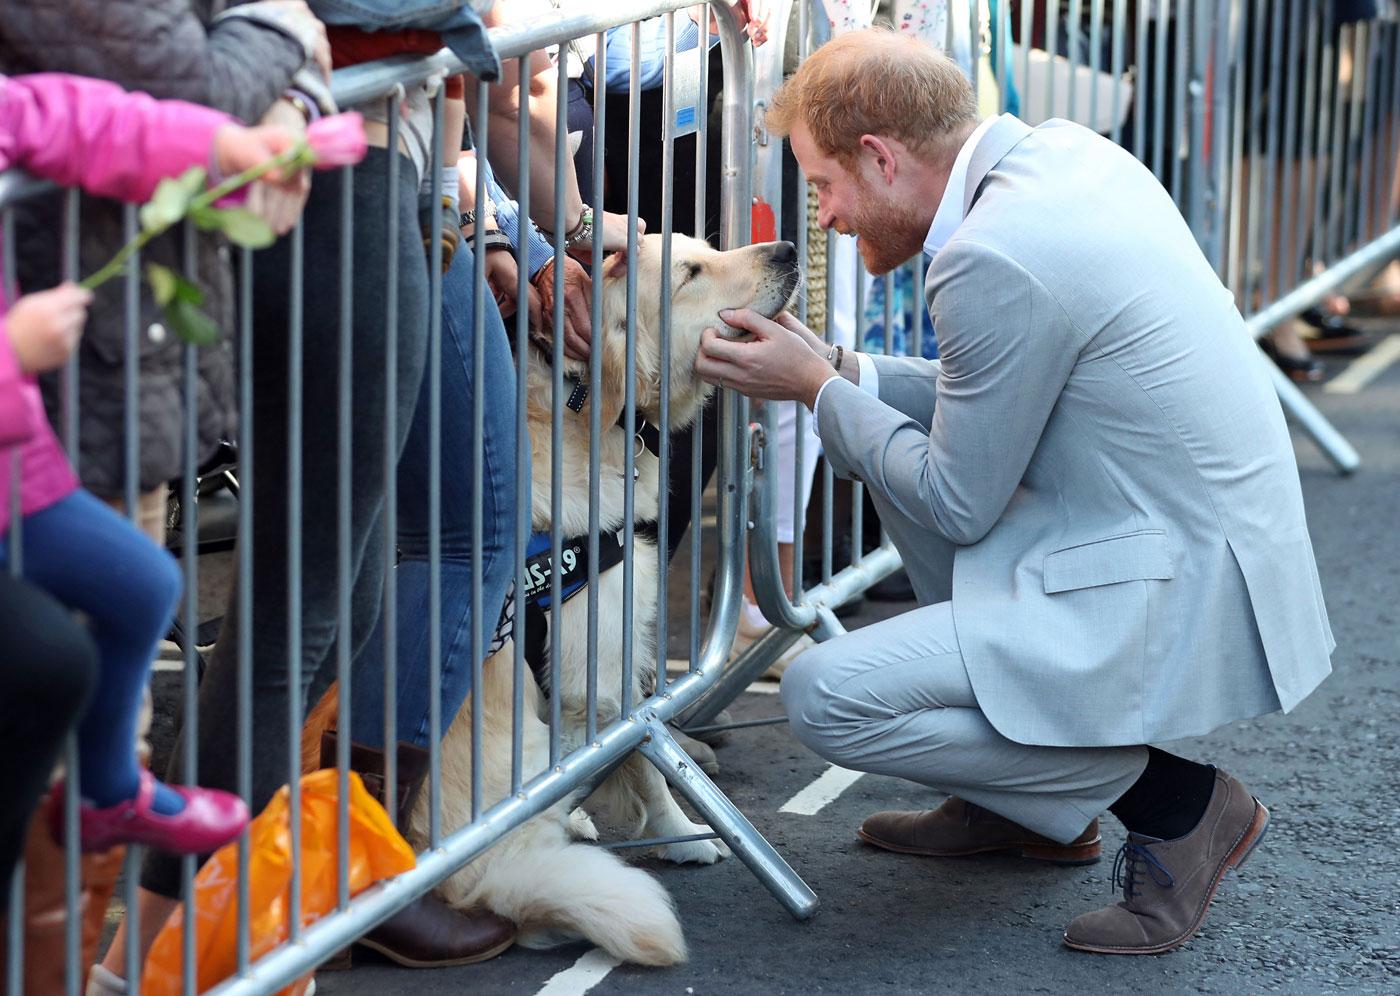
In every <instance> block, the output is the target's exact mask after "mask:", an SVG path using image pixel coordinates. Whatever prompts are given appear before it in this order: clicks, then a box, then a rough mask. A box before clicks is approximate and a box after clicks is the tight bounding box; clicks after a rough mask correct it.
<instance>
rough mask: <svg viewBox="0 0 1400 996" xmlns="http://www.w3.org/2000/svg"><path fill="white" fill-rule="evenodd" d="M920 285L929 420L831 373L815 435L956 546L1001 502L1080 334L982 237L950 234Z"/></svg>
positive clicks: (980, 532) (835, 463)
mask: <svg viewBox="0 0 1400 996" xmlns="http://www.w3.org/2000/svg"><path fill="white" fill-rule="evenodd" d="M929 294H930V300H931V301H936V302H937V304H938V310H937V315H936V319H937V326H938V333H939V335H938V343H939V349H940V351H941V353H942V356H941V370H940V371H939V373H938V378H937V400H938V403H937V405H936V406H935V407H934V409H933V418H932V426H931V427H930V428H929V429H927V430H926V429H925V428H924V427H923V426H922V425H920V424H919V423H918V422H917V421H915V420H913V419H911V418H909V417H908V416H907V415H905V414H904V413H902V412H899V411H897V410H895V409H894V408H891V407H890V406H889V405H887V404H885V403H883V400H882V401H881V402H878V403H872V402H871V401H870V399H869V398H867V397H864V396H863V395H862V393H861V392H860V391H859V390H858V389H857V388H855V387H854V386H853V385H849V384H845V383H843V382H841V381H834V382H833V383H832V385H831V387H830V388H829V389H828V390H826V391H825V392H823V396H822V403H821V413H820V416H819V418H820V424H819V425H818V433H819V434H820V436H821V439H822V446H823V449H824V450H825V452H826V455H827V457H828V459H830V460H831V463H832V467H833V469H835V470H836V471H837V472H838V473H840V474H842V475H844V476H855V477H859V478H861V479H862V480H864V481H865V482H866V483H867V484H868V485H869V486H870V487H872V488H876V489H878V490H879V491H880V492H881V493H882V494H884V495H886V496H887V497H888V498H889V499H890V500H891V501H892V502H894V503H895V505H896V506H897V507H898V508H899V509H900V511H901V512H902V513H903V514H905V515H907V516H908V517H909V518H910V519H911V520H913V521H915V522H917V523H920V524H921V525H924V526H926V527H927V528H929V529H931V530H933V531H934V532H936V533H937V534H938V535H940V536H943V537H945V538H946V539H949V540H951V541H952V542H954V543H958V544H963V545H966V544H971V543H975V542H977V541H978V540H979V539H981V538H982V537H983V536H985V535H986V534H987V532H988V530H990V529H991V528H992V526H993V525H994V524H995V523H996V521H997V519H999V518H1000V517H1001V515H1002V513H1003V512H1004V511H1005V509H1006V505H1007V503H1008V502H1009V501H1010V500H1011V496H1012V494H1013V493H1014V492H1015V490H1016V487H1017V486H1018V485H1019V484H1020V481H1021V479H1022V478H1023V477H1024V476H1025V472H1026V467H1027V466H1028V465H1029V463H1030V459H1031V455H1032V454H1033V453H1034V452H1035V447H1036V446H1037V444H1038V443H1039V441H1040V436H1041V433H1042V432H1043V431H1044V428H1045V423H1046V421H1047V420H1048V419H1049V417H1050V412H1051V411H1052V409H1053V408H1054V406H1055V402H1056V400H1057V399H1058V398H1059V396H1060V392H1061V391H1062V390H1063V389H1064V386H1065V384H1066V382H1067V381H1068V379H1069V376H1070V373H1071V371H1072V370H1073V369H1074V366H1075V363H1076V362H1077V361H1078V359H1079V354H1080V351H1081V350H1082V349H1083V348H1084V346H1085V342H1086V337H1085V336H1084V335H1083V333H1081V332H1080V331H1079V329H1078V328H1077V327H1076V326H1075V325H1074V324H1073V323H1072V322H1071V321H1070V319H1069V317H1068V316H1067V315H1066V314H1065V312H1064V310H1063V309H1062V308H1061V307H1060V305H1059V303H1058V302H1057V301H1056V299H1055V297H1054V296H1053V295H1052V294H1051V293H1050V292H1049V291H1048V290H1047V289H1046V288H1045V287H1044V286H1043V285H1042V284H1041V283H1040V282H1039V281H1038V280H1037V279H1036V278H1035V277H1034V276H1032V275H1031V274H1030V273H1028V272H1027V271H1026V270H1025V269H1024V268H1023V267H1022V266H1021V265H1020V264H1019V263H1017V262H1016V261H1015V260H1012V259H1010V258H1009V257H1007V256H1006V255H1004V254H1002V253H1000V252H998V251H997V250H995V249H992V248H989V247H986V246H982V245H978V244H975V243H958V242H956V241H955V242H953V243H950V244H949V246H948V247H947V248H945V249H944V250H943V253H942V254H941V256H940V265H939V268H938V271H937V273H936V274H931V276H930V282H929ZM885 376H886V371H885V370H881V380H882V385H881V394H882V396H883V395H884V394H886V393H887V391H888V390H889V386H888V385H887V384H885V383H884V380H885Z"/></svg>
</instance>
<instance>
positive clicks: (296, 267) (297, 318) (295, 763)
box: [287, 222, 392, 944]
mask: <svg viewBox="0 0 1400 996" xmlns="http://www.w3.org/2000/svg"><path fill="white" fill-rule="evenodd" d="M303 234H304V233H303V229H302V226H301V224H300V222H298V223H297V226H296V227H295V228H293V229H292V231H291V234H290V235H289V236H288V238H289V239H291V257H292V259H291V276H290V277H289V279H288V282H287V283H288V314H287V352H288V355H289V357H290V359H289V362H288V364H287V398H288V402H287V575H288V578H287V784H288V785H290V786H291V789H292V790H291V792H290V794H289V799H288V801H289V804H290V805H289V807H288V811H287V815H288V821H289V823H290V825H291V842H292V854H293V855H294V859H293V861H292V878H291V882H290V883H289V885H288V890H287V919H288V931H287V940H288V941H289V942H291V943H293V944H295V943H296V942H297V939H298V938H300V937H301V871H302V868H301V791H300V784H301V720H302V712H303V710H302V705H301V699H302V687H301V663H302V662H301V652H302V641H301V624H302V620H301V606H302V597H301V595H302V592H301V564H302V556H301V555H302V542H301V541H302V534H301V509H302V490H303V480H302V425H303V411H302V408H303V404H304V386H305V385H304V380H303V378H304V376H305V359H306V357H305V353H304V341H303V336H302V332H303V330H302V300H303V280H304V266H303V264H304V263H305V258H304V256H303V246H304V243H303ZM388 798H392V796H389V797H388Z"/></svg>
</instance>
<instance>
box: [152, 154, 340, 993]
mask: <svg viewBox="0 0 1400 996" xmlns="http://www.w3.org/2000/svg"><path fill="white" fill-rule="evenodd" d="M348 169H349V167H347V170H348ZM238 274H239V280H238V547H237V556H238V692H237V696H238V736H237V737H236V738H235V748H234V749H235V750H236V751H237V755H238V757H237V762H238V794H239V795H240V796H242V798H243V801H244V803H246V804H248V805H249V806H250V807H251V806H252V799H253V493H254V490H253V489H254V487H255V486H256V481H255V479H254V474H253V251H252V250H251V249H241V250H239V253H238ZM250 847H251V842H250V839H249V835H248V829H247V827H244V829H243V831H242V833H240V834H239V835H238V925H237V936H236V937H235V942H236V948H237V955H238V974H240V975H244V974H246V973H247V971H248V963H249V960H250V955H251V943H252V941H251V936H250V933H249V922H250V918H251V915H252V911H251V906H250V904H251V901H252V900H251V897H250V895H249V888H248V861H249V857H250V853H249V852H250ZM127 964H129V965H130V964H134V962H127Z"/></svg>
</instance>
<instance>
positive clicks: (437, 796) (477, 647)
mask: <svg viewBox="0 0 1400 996" xmlns="http://www.w3.org/2000/svg"><path fill="white" fill-rule="evenodd" d="M521 92H522V93H527V92H528V91H527V90H522V91H521ZM446 101H447V98H446V96H445V95H444V93H443V88H442V87H439V88H438V91H437V93H436V94H434V95H433V141H432V152H431V153H430V154H429V156H428V171H429V172H428V175H429V177H431V181H430V184H431V188H430V189H431V194H430V196H431V199H432V205H433V214H434V216H437V215H438V214H440V213H441V211H442V208H441V204H442V140H443V115H444V112H445V107H446ZM482 130H483V131H485V129H484V128H483V129H482ZM458 144H461V143H458ZM484 176H485V174H484V173H481V174H478V177H477V184H478V186H480V185H481V184H482V182H483V181H484ZM439 224H441V223H440V222H439ZM485 228H486V226H485V224H481V225H477V226H476V228H475V231H476V233H477V237H478V240H477V241H478V248H480V237H481V235H482V232H483V231H484V229H485ZM458 234H459V236H460V234H461V233H460V232H459V233H458ZM434 236H435V237H434V238H433V240H432V243H431V248H430V250H429V252H428V370H427V373H426V376H427V378H428V846H429V847H431V848H433V849H434V850H436V849H437V847H438V843H439V841H440V840H441V837H442V828H441V824H440V819H441V816H440V813H441V809H442V237H441V236H440V235H438V234H437V233H434ZM485 255H486V254H485V253H484V252H483V253H481V254H480V255H479V256H478V257H477V268H478V270H480V269H481V266H482V259H483V257H485ZM485 286H486V281H485V279H484V278H483V279H481V280H478V281H475V282H474V284H473V290H474V291H475V294H474V299H475V302H476V311H477V314H478V315H480V314H481V313H482V310H481V309H482V307H483V306H484V304H485V300H484V294H483V293H482V291H483V290H484V288H485ZM481 339H482V323H481V321H480V320H479V319H478V320H477V322H476V346H477V351H478V352H480V349H481ZM475 384H476V389H475V390H474V391H473V392H472V395H473V398H474V400H475V403H476V408H477V409H478V411H479V410H480V407H481V397H482V394H483V391H484V388H485V385H484V384H482V381H481V379H480V378H478V379H477V380H476V381H475ZM475 425H476V428H477V431H478V433H479V432H480V428H481V418H480V417H479V416H478V417H477V419H476V423H475ZM472 460H473V463H474V469H475V470H476V476H475V477H473V478H472V480H473V481H480V480H481V474H480V463H481V436H480V435H479V434H478V435H476V436H474V437H473V439H472ZM472 512H473V514H474V518H473V519H472V527H473V530H479V529H480V527H481V487H480V486H477V487H474V488H472ZM472 535H473V537H474V545H473V546H472V569H473V571H474V573H473V575H472V614H471V619H472V661H473V665H475V662H476V659H477V658H478V657H480V651H481V610H480V608H479V606H480V605H481V603H482V598H481V591H480V585H479V584H478V583H477V581H478V578H479V577H480V573H481V545H480V543H479V542H476V541H475V537H476V536H477V533H476V532H475V531H474V532H473V534H472ZM473 678H475V674H473ZM472 687H473V688H475V687H477V686H475V685H473V686H472ZM480 697H481V696H479V695H475V696H472V701H473V702H475V701H476V700H477V699H478V698H480ZM476 748H477V741H476V740H473V741H472V754H473V755H475V754H476ZM472 781H473V783H475V781H476V780H475V779H473V780H472Z"/></svg>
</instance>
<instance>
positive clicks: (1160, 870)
mask: <svg viewBox="0 0 1400 996" xmlns="http://www.w3.org/2000/svg"><path fill="white" fill-rule="evenodd" d="M1142 868H1146V869H1147V874H1148V875H1149V876H1150V877H1151V878H1152V881H1154V882H1156V883H1157V884H1158V885H1160V886H1161V887H1162V888H1164V889H1170V888H1171V887H1172V886H1174V885H1176V879H1175V878H1173V877H1172V873H1171V872H1169V871H1167V869H1166V866H1165V865H1163V864H1162V862H1160V861H1158V860H1157V856H1156V855H1155V854H1153V853H1152V852H1151V851H1149V850H1148V849H1147V848H1146V847H1145V846H1143V845H1142V844H1139V843H1138V842H1137V841H1135V840H1125V841H1124V842H1123V846H1122V847H1120V848H1118V855H1117V857H1115V858H1114V859H1113V887H1114V888H1115V889H1117V888H1122V889H1123V894H1124V895H1125V896H1126V897H1127V898H1129V899H1132V898H1133V897H1134V896H1140V895H1142V891H1141V890H1140V889H1138V888H1137V886H1138V885H1140V884H1141V883H1142V881H1143V880H1142V879H1141V878H1140V877H1139V871H1140V870H1141V869H1142Z"/></svg>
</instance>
